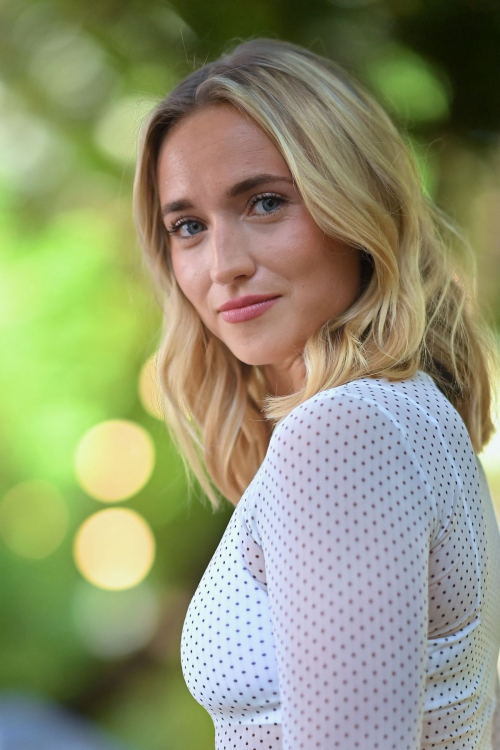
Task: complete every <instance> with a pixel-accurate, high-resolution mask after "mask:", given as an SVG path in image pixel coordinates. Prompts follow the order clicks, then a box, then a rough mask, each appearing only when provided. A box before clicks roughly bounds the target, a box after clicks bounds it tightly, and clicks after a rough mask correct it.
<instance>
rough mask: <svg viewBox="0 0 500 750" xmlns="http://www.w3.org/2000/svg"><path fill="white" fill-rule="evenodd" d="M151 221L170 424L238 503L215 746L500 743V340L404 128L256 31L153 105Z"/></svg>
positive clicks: (212, 622)
mask: <svg viewBox="0 0 500 750" xmlns="http://www.w3.org/2000/svg"><path fill="white" fill-rule="evenodd" d="M134 216H135V222H136V226H137V231H138V235H139V238H140V242H141V245H142V247H143V250H144V254H145V255H144V257H145V259H146V262H147V267H148V269H149V270H150V271H151V277H152V279H153V282H154V285H155V290H156V291H157V293H158V295H159V299H160V304H161V305H162V308H163V310H164V330H163V335H162V341H161V345H160V354H159V378H160V380H161V386H162V390H163V395H164V398H165V409H166V411H165V418H166V423H167V425H168V428H169V430H170V434H171V435H172V438H173V439H174V441H175V442H176V445H177V447H178V449H179V452H180V454H181V456H182V457H183V460H184V462H185V466H186V469H187V471H188V476H191V474H192V475H193V476H194V477H196V479H197V480H198V481H199V483H200V486H201V487H202V488H203V490H204V491H205V493H206V495H207V497H208V498H209V500H210V502H211V503H212V505H213V507H214V509H218V508H219V507H220V505H221V498H226V499H227V500H229V501H230V502H231V503H232V504H233V505H234V506H236V507H235V511H234V512H233V514H232V516H231V519H230V522H229V524H228V526H227V528H226V531H225V533H224V535H223V537H222V539H221V541H220V544H219V546H218V548H217V550H216V552H215V554H214V556H213V558H212V560H211V561H210V563H209V565H208V567H207V569H206V571H205V573H204V575H203V578H202V579H201V581H200V584H199V586H198V588H197V590H196V593H195V594H194V596H193V599H192V601H191V603H190V606H189V609H188V612H187V615H186V619H185V623H184V628H183V632H182V643H181V660H182V668H183V673H184V677H185V680H186V683H187V686H188V688H189V690H190V691H191V693H192V695H193V696H194V698H196V700H197V701H198V702H199V703H200V704H201V705H202V706H204V707H205V708H206V709H207V711H208V712H209V713H210V715H211V717H212V719H213V722H214V725H215V745H216V748H217V750H233V748H234V749H236V750H254V749H257V748H258V749H259V750H267V749H268V748H269V749H270V750H277V749H278V748H283V749H284V750H315V749H319V750H333V749H334V748H339V750H354V748H362V749H363V750H372V749H373V748H378V750H420V748H435V747H440V748H442V749H443V750H445V749H446V748H449V750H452V749H453V750H466V749H467V750H468V749H469V748H475V749H476V750H492V747H493V744H492V743H493V741H494V740H493V737H492V733H493V726H494V712H495V707H496V706H498V694H497V693H496V690H498V676H497V659H498V654H499V649H500V598H499V595H498V592H499V590H500V535H499V531H498V527H497V524H496V519H495V515H494V510H493V504H492V499H491V495H490V493H489V490H488V486H487V483H486V479H485V475H484V472H483V469H482V466H481V463H480V461H479V459H478V458H477V454H478V453H479V452H480V451H481V449H482V448H483V446H484V445H485V444H486V443H487V442H488V440H489V438H490V437H491V435H492V433H493V425H492V420H491V414H490V410H491V397H492V385H493V379H494V378H495V377H497V376H498V353H497V350H496V348H495V344H494V339H493V336H492V334H491V332H490V331H488V329H487V328H486V326H485V324H484V323H482V322H481V320H482V319H480V318H479V316H478V313H477V310H476V303H475V301H474V297H473V295H472V292H471V290H470V289H469V288H468V287H467V285H466V276H465V272H464V271H463V269H462V266H459V265H458V261H457V258H458V255H457V253H456V252H453V251H452V247H453V245H454V244H456V242H455V241H456V240H457V239H458V240H460V233H459V231H458V230H456V229H454V228H453V225H452V224H451V223H450V222H448V221H447V220H446V218H445V216H444V215H443V213H442V212H441V211H439V210H438V208H437V207H436V206H434V205H433V203H432V201H431V200H430V199H429V198H428V196H426V195H425V193H424V192H423V190H422V186H421V183H420V178H419V172H418V169H417V167H416V165H415V161H414V158H413V156H412V152H411V148H409V146H408V145H407V144H406V142H405V140H404V139H403V137H402V136H401V135H399V134H398V132H397V130H396V128H395V126H394V125H393V124H392V122H391V120H390V118H389V117H388V115H387V114H386V113H385V112H384V110H383V109H382V108H381V107H380V106H379V105H378V104H377V103H376V102H375V101H374V99H373V98H372V96H371V95H370V94H369V93H368V92H367V91H365V90H364V89H363V87H362V86H361V85H359V83H357V82H356V81H354V80H353V79H352V77H351V76H350V75H349V74H348V73H347V72H345V71H344V70H343V69H342V68H340V67H339V66H337V65H335V64H334V63H332V62H330V61H329V60H326V59H324V58H322V57H320V56H318V55H316V54H313V53H312V52H310V51H309V50H306V49H303V48H301V47H299V46H296V45H293V44H290V43H287V42H281V41H276V40H272V39H254V40H250V41H247V42H244V43H241V44H239V45H238V46H236V48H234V49H233V50H232V51H230V52H228V53H227V54H225V55H224V56H222V57H221V58H220V59H218V60H216V61H215V62H212V63H210V64H206V65H204V66H203V67H201V68H200V69H198V70H196V71H194V72H192V73H191V74H190V75H188V76H187V78H185V79H184V80H182V81H181V82H180V83H179V84H178V85H177V86H176V88H175V89H174V90H173V91H172V92H171V93H170V94H169V96H168V97H167V98H165V99H164V100H162V101H160V102H159V103H158V105H157V106H156V107H155V109H154V110H153V111H152V112H151V113H150V115H149V116H148V117H147V119H146V121H145V123H144V127H143V130H142V134H141V139H140V147H139V156H138V164H137V172H136V179H135V185H134ZM465 247H466V248H467V245H466V244H465ZM495 747H498V745H495Z"/></svg>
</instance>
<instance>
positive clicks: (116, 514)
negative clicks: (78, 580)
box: [73, 508, 156, 591]
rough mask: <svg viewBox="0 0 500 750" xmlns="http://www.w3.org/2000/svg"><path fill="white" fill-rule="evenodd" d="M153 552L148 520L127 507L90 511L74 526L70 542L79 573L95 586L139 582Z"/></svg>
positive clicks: (124, 585) (118, 587)
mask: <svg viewBox="0 0 500 750" xmlns="http://www.w3.org/2000/svg"><path fill="white" fill-rule="evenodd" d="M155 552H156V544H155V539H154V536H153V532H152V531H151V528H150V527H149V525H148V523H147V522H146V521H145V520H144V518H143V517H142V516H140V515H139V513H136V512H135V511H133V510H129V509H128V508H108V509H106V510H101V511H98V512H97V513H94V514H93V515H92V516H90V517H89V518H87V520H86V521H84V522H83V524H82V525H81V526H80V528H79V529H78V531H77V533H76V536H75V541H74V546H73V557H74V560H75V563H76V566H77V568H78V570H79V571H80V573H81V574H82V575H83V576H84V577H85V578H86V579H87V580H88V581H90V583H93V584H94V585H95V586H99V588H102V589H109V590H113V591H119V590H123V589H128V588H131V587H132V586H136V585H137V584H138V583H140V581H142V580H143V579H144V578H145V576H146V575H147V574H148V573H149V570H150V568H151V566H152V564H153V561H154V558H155Z"/></svg>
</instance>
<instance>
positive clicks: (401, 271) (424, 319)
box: [133, 39, 500, 510]
mask: <svg viewBox="0 0 500 750" xmlns="http://www.w3.org/2000/svg"><path fill="white" fill-rule="evenodd" d="M217 102H226V103H230V104H233V105H234V106H236V107H237V108H238V109H239V110H240V111H241V112H243V113H246V114H247V115H249V116H250V117H252V118H253V119H254V120H255V121H256V122H257V123H258V125H260V127H261V128H262V129H263V130H264V131H265V132H266V133H267V135H268V136H269V137H270V138H271V139H272V140H273V142H274V143H275V145H276V147H277V148H278V149H279V150H280V152H281V154H282V155H283V157H284V159H285V161H286V162H287V164H288V167H289V169H290V172H291V174H292V176H293V178H294V181H295V183H296V186H297V188H298V190H299V192H300V194H301V197H302V200H303V201H304V204H305V206H306V208H307V209H308V211H309V212H310V214H311V215H312V217H313V218H314V220H315V221H316V223H317V224H318V225H319V227H321V229H322V230H323V231H324V232H326V233H327V234H328V235H329V236H331V237H334V238H338V239H340V240H342V241H344V242H347V243H348V244H349V245H350V246H352V247H356V248H359V249H360V251H361V257H362V285H361V288H360V294H359V296H358V298H357V299H356V301H355V302H354V303H353V304H352V305H351V306H350V307H349V309H347V310H346V311H345V312H344V313H342V314H341V315H340V316H338V317H335V318H333V319H331V320H329V321H327V322H326V323H325V324H324V325H323V326H321V328H320V329H319V330H318V331H315V332H314V333H313V334H312V335H311V336H310V338H309V339H308V341H307V343H306V345H305V348H304V350H303V352H302V357H303V361H304V365H305V371H306V377H305V383H304V386H303V388H301V389H300V390H299V391H298V392H296V393H293V394H290V395H287V396H279V397H277V396H273V395H270V394H267V393H266V380H265V377H264V373H263V368H262V367H261V366H254V365H248V364H246V363H244V362H241V361H240V360H238V359H237V358H236V357H235V356H234V355H233V354H232V352H231V351H230V350H229V349H228V347H227V346H226V345H225V344H224V343H223V342H222V341H221V340H219V339H218V338H217V337H216V336H214V335H213V334H212V333H211V331H209V330H208V329H207V327H206V326H205V325H204V323H203V322H202V321H201V319H200V317H199V315H198V313H197V312H196V310H195V309H194V307H193V306H192V304H191V303H190V302H189V301H188V300H187V299H186V297H185V296H184V294H183V293H182V291H181V289H180V288H179V286H178V284H177V282H176V279H175V276H174V273H173V269H172V264H171V259H170V253H169V242H168V235H167V232H166V229H165V226H164V224H163V221H162V217H161V214H160V202H159V197H158V189H157V172H156V168H157V159H158V153H159V149H160V146H161V144H162V142H163V140H164V138H165V136H166V134H167V133H168V131H169V129H170V128H171V127H172V126H173V125H174V124H175V123H178V122H179V121H180V120H181V119H182V118H184V117H186V116H188V115H189V114H191V113H193V112H194V111H196V110H199V109H201V108H203V107H206V106H210V105H211V104H215V103H217ZM133 200H134V221H135V225H136V229H137V233H138V237H139V241H140V244H141V246H142V249H143V251H144V259H145V263H146V267H147V270H148V271H149V273H150V274H151V278H152V280H153V284H154V288H155V292H156V291H157V292H158V293H159V298H158V299H159V302H160V304H161V306H162V309H163V313H164V319H163V331H162V341H161V344H160V347H159V353H158V378H159V382H160V383H161V390H162V394H163V398H164V416H165V421H166V425H167V429H168V430H169V433H170V436H171V438H172V440H173V442H174V444H175V446H176V448H177V450H178V451H179V453H180V455H181V457H182V460H183V462H184V466H185V469H186V473H187V477H188V480H189V488H190V489H191V487H192V483H191V480H192V476H191V472H192V474H193V476H194V478H196V479H197V480H198V482H199V484H200V486H201V488H202V490H203V491H204V493H205V494H206V496H207V497H208V499H209V501H210V503H211V505H212V508H213V510H217V509H218V508H219V507H220V506H221V499H220V497H219V496H218V495H217V492H216V491H214V489H215V490H219V492H220V493H221V495H222V497H223V498H226V499H228V500H229V501H230V502H231V503H233V504H236V503H237V502H238V500H239V499H240V497H241V495H242V494H243V492H244V491H245V489H246V488H247V486H248V485H249V483H250V482H251V480H252V478H253V477H254V476H255V473H256V471H257V470H258V468H259V466H260V464H261V463H262V461H263V459H264V457H265V454H266V451H267V448H268V445H269V441H270V436H271V431H272V428H274V426H276V424H278V423H279V422H280V421H281V420H282V419H283V418H284V417H285V416H286V415H287V414H289V413H290V411H291V410H292V409H294V408H295V407H297V406H298V405H299V404H301V403H303V402H304V401H306V400H307V399H309V398H311V397H312V396H313V395H314V394H316V393H318V392H319V391H322V390H326V389H328V388H334V387H336V386H339V385H342V384H344V383H347V382H349V381H352V380H355V379H356V378H360V377H385V378H388V379H389V380H391V381H398V380H403V379H405V378H409V377H411V376H413V375H414V374H415V373H416V371H417V370H419V369H421V370H424V371H425V372H427V373H428V374H429V375H431V376H432V377H433V378H434V381H435V382H436V384H437V385H438V387H439V388H440V389H441V391H442V392H443V393H444V394H445V395H446V397H447V398H448V399H449V401H450V402H451V403H452V404H453V406H454V407H455V408H456V410H457V411H458V413H459V414H460V415H461V417H462V419H463V421H464V423H465V425H466V426H467V429H468V432H469V435H470V439H471V442H472V445H473V448H474V450H475V451H476V453H479V452H480V451H481V450H482V448H483V446H484V445H485V444H486V443H487V442H488V440H489V439H490V438H491V436H492V434H493V432H494V426H493V422H492V418H491V408H492V396H493V389H492V383H493V380H494V378H496V377H498V373H499V372H500V364H499V357H498V351H497V348H496V342H495V338H494V336H493V332H492V330H491V329H490V328H488V326H487V325H486V323H485V322H484V320H483V319H482V317H481V315H480V313H479V311H478V309H477V305H476V302H475V289H473V288H470V287H468V286H467V284H466V279H467V278H468V273H472V274H473V276H474V278H475V260H474V254H473V252H472V250H471V248H470V246H469V244H468V242H467V241H466V240H465V238H464V236H463V234H462V233H461V232H460V231H459V230H458V229H457V228H456V227H455V226H454V225H453V222H451V221H450V220H449V219H448V218H447V217H446V216H445V214H444V212H443V211H441V210H440V209H439V208H438V207H437V206H436V205H435V204H434V203H433V202H432V200H431V199H430V198H429V197H428V196H427V195H426V194H425V191H424V190H423V188H422V184H421V179H420V173H419V170H418V166H417V163H416V161H415V159H414V157H413V154H412V148H411V146H409V145H408V144H407V143H406V142H405V141H404V139H403V137H402V136H401V135H400V134H399V132H398V130H397V129H396V127H395V125H394V124H393V122H392V121H391V119H390V118H389V116H388V115H387V114H386V112H385V111H384V109H383V108H382V107H381V106H380V105H379V104H378V103H377V102H376V101H375V100H374V99H373V97H372V96H371V95H370V94H369V93H367V91H365V90H364V89H363V87H362V86H361V85H360V84H359V83H357V82H356V81H354V80H353V79H352V78H351V76H350V75H349V74H348V73H347V72H346V71H345V70H344V69H342V68H341V67H340V66H338V65H337V64H335V63H333V62H331V61H330V60H327V59H325V58H323V57H321V56H319V55H316V54H314V53H312V52H311V51H309V50H307V49H304V48H302V47H299V46H297V45H294V44H291V43H288V42H284V41H278V40H273V39H253V40H250V41H247V42H243V43H241V44H239V45H238V46H237V47H236V48H235V49H233V50H232V51H231V52H229V53H227V54H225V55H223V56H222V57H221V58H219V59H218V60H216V61H215V62H211V63H209V64H206V65H204V66H202V67H201V68H199V69H198V70H195V71H193V72H192V73H191V74H190V75H188V76H187V77H186V78H185V79H184V80H182V81H181V82H180V83H179V84H178V85H177V86H176V87H175V88H174V90H173V91H172V92H171V93H170V94H169V95H168V96H167V97H166V98H165V99H162V100H161V101H160V102H159V103H158V104H157V105H156V107H155V108H154V109H153V111H152V112H151V113H150V114H149V115H148V116H147V118H146V120H145V122H144V124H143V128H142V132H141V136H140V141H139V149H138V160H137V169H136V174H135V181H134V195H133ZM456 241H458V243H459V245H460V247H461V248H462V253H457V252H456V251H455V249H454V245H455V244H456ZM460 255H461V256H462V257H460ZM263 415H264V416H263ZM266 420H267V421H266ZM211 483H213V486H212V484H211Z"/></svg>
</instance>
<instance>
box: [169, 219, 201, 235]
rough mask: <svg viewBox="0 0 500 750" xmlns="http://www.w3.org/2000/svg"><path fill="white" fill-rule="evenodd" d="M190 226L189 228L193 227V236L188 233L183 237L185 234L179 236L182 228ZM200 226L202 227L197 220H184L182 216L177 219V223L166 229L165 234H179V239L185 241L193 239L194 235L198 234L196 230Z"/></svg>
mask: <svg viewBox="0 0 500 750" xmlns="http://www.w3.org/2000/svg"><path fill="white" fill-rule="evenodd" d="M190 225H191V226H192V225H194V228H195V232H194V233H193V234H190V233H188V234H187V235H185V234H179V230H180V229H182V227H185V226H190ZM202 226H203V224H202V222H201V221H198V219H188V218H186V217H184V216H181V217H180V218H179V219H177V221H176V222H175V223H174V224H172V225H171V226H170V227H169V228H168V229H167V234H179V237H180V238H181V239H183V240H187V239H189V238H190V237H194V236H195V235H196V234H199V231H198V230H199V229H200V228H201V227H202Z"/></svg>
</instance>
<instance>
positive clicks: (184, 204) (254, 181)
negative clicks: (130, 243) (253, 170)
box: [161, 173, 293, 216]
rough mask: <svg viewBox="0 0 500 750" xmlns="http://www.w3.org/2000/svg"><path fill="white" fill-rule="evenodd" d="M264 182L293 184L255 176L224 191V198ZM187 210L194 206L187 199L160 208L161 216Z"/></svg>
mask: <svg viewBox="0 0 500 750" xmlns="http://www.w3.org/2000/svg"><path fill="white" fill-rule="evenodd" d="M265 182H288V183H290V184H293V180H292V178H291V177H285V176H283V175H279V174H265V173H262V174H256V175H254V176H253V177H247V178H246V179H245V180H241V181H240V182H237V183H236V184H235V185H233V186H232V187H230V188H228V190H226V192H225V197H226V198H235V197H236V196H237V195H241V194H242V193H246V192H247V191H248V190H251V189H252V188H255V187H258V186H259V185H262V184H263V183H265ZM187 208H194V205H193V204H192V203H191V201H189V200H187V199H181V200H177V201H172V202H171V203H165V204H164V205H163V206H162V207H161V215H162V216H166V215H167V214H169V213H172V212H174V211H185V210H186V209H187Z"/></svg>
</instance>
